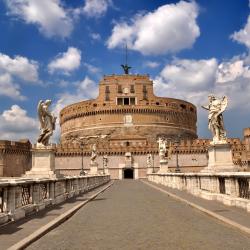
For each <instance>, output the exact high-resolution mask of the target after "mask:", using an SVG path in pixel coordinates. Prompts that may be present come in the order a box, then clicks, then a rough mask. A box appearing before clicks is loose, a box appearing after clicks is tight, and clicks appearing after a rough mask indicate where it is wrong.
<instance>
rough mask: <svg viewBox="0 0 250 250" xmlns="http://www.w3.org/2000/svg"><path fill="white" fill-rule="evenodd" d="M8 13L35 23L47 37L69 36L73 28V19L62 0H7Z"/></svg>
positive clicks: (28, 22)
mask: <svg viewBox="0 0 250 250" xmlns="http://www.w3.org/2000/svg"><path fill="white" fill-rule="evenodd" d="M5 3H6V6H7V8H8V14H9V15H11V16H14V17H17V18H19V19H21V20H23V21H24V22H25V23H27V24H35V25H37V26H38V28H39V31H40V32H41V33H42V34H44V35H45V36H47V37H53V36H59V37H62V38H64V37H67V36H69V35H70V33H71V31H72V30H73V24H72V19H71V18H70V16H69V13H68V12H67V10H65V9H64V8H63V6H62V4H61V1H60V0H41V1H37V0H5Z"/></svg>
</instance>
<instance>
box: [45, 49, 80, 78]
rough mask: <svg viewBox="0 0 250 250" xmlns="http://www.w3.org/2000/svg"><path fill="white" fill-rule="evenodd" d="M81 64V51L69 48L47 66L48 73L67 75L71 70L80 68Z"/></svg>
mask: <svg viewBox="0 0 250 250" xmlns="http://www.w3.org/2000/svg"><path fill="white" fill-rule="evenodd" d="M80 64H81V51H80V50H79V49H77V48H74V47H69V48H68V50H67V51H66V52H64V53H61V54H59V55H58V56H57V57H56V58H55V59H54V60H53V61H51V62H50V63H49V65H48V69H49V72H50V73H51V74H53V73H54V72H55V71H59V72H62V73H64V74H66V75H67V74H69V73H70V72H72V71H73V70H76V69H78V68H79V67H80Z"/></svg>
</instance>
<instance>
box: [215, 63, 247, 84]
mask: <svg viewBox="0 0 250 250" xmlns="http://www.w3.org/2000/svg"><path fill="white" fill-rule="evenodd" d="M238 77H245V78H250V69H249V66H245V65H244V61H243V60H236V61H229V62H223V63H221V64H220V65H219V67H218V72H217V82H218V83H225V82H230V81H234V80H236V79H237V78H238Z"/></svg>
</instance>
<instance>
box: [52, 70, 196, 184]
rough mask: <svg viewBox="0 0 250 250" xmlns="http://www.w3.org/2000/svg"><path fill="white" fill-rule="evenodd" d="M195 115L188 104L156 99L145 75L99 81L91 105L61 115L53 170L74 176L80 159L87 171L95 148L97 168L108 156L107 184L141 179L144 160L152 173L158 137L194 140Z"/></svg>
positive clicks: (75, 106)
mask: <svg viewBox="0 0 250 250" xmlns="http://www.w3.org/2000/svg"><path fill="white" fill-rule="evenodd" d="M196 112H197V111H196V107H195V106H194V105H193V104H192V103H189V102H186V101H183V100H178V99H174V98H167V97H157V96H155V95H154V91H153V81H152V80H150V78H149V76H148V75H132V74H128V72H127V73H126V72H125V74H123V75H109V76H104V77H103V79H102V80H101V81H100V84H99V96H98V97H97V98H96V99H94V100H87V101H82V102H79V103H75V104H72V105H69V106H67V107H65V108H64V109H62V111H61V112H60V126H61V143H60V145H59V146H58V148H57V152H56V166H57V167H58V169H60V172H61V173H63V174H73V173H77V172H79V165H80V159H79V158H80V157H83V158H82V164H83V165H84V168H85V169H86V171H88V165H89V157H90V153H91V145H93V144H96V146H97V151H98V154H99V166H102V165H103V164H102V156H104V155H108V158H109V164H108V170H109V173H110V174H111V178H119V179H122V178H123V177H124V176H126V174H127V172H130V174H132V175H133V177H134V178H145V177H146V174H147V171H148V170H147V163H146V158H147V157H146V155H147V154H149V153H150V154H153V157H154V156H155V157H154V160H155V166H153V168H154V167H156V168H157V166H156V165H157V162H158V144H157V139H158V138H159V137H163V138H166V139H172V140H176V139H178V138H179V139H180V138H181V139H185V140H193V139H196V138H197V130H196V122H197V113H196ZM77 157H78V161H77ZM153 165H154V164H153ZM76 166H78V167H76ZM76 169H77V170H76ZM156 170H157V169H155V170H151V171H156ZM126 171H127V172H126Z"/></svg>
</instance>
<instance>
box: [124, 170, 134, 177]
mask: <svg viewBox="0 0 250 250" xmlns="http://www.w3.org/2000/svg"><path fill="white" fill-rule="evenodd" d="M123 178H124V179H134V169H132V168H125V169H124V170H123Z"/></svg>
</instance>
